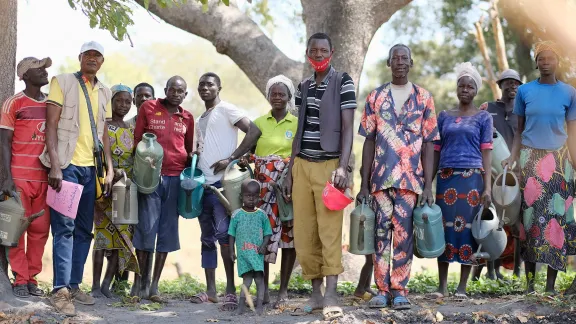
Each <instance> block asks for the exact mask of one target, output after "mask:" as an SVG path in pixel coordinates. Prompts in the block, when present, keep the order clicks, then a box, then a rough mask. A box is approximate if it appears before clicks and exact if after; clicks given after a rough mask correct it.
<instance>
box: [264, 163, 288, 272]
mask: <svg viewBox="0 0 576 324" xmlns="http://www.w3.org/2000/svg"><path fill="white" fill-rule="evenodd" d="M289 162H290V159H282V158H280V157H278V156H269V157H264V158H261V157H254V163H255V169H254V172H255V176H256V179H257V180H258V181H259V182H260V184H261V187H262V189H261V191H260V203H259V206H258V208H260V209H262V210H263V211H264V212H265V213H266V215H268V219H269V220H270V226H271V227H272V237H271V238H270V243H268V249H267V251H266V255H265V256H264V261H266V262H268V263H276V257H277V256H278V248H282V249H292V248H294V234H293V232H292V228H293V227H294V224H293V222H292V221H289V222H285V223H282V222H281V221H280V216H279V215H280V213H279V210H278V204H277V203H276V193H275V192H274V188H273V187H272V182H274V181H277V180H278V179H280V176H281V175H282V171H283V170H284V168H286V167H288V163H289Z"/></svg>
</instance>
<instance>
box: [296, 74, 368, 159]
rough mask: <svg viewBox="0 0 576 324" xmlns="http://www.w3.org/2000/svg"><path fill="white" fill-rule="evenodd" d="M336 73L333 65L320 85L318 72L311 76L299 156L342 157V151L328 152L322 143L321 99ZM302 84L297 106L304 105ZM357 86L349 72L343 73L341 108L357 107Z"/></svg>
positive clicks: (312, 157)
mask: <svg viewBox="0 0 576 324" xmlns="http://www.w3.org/2000/svg"><path fill="white" fill-rule="evenodd" d="M333 73H336V70H335V69H334V68H333V67H332V66H331V67H330V72H328V74H327V75H326V77H325V78H324V80H322V82H321V83H320V85H317V84H316V74H314V75H312V76H311V77H310V87H309V88H308V98H306V119H305V121H304V133H303V136H302V143H301V150H300V153H299V154H298V155H299V156H301V157H303V158H306V159H312V160H320V161H324V160H331V159H337V158H339V157H340V152H326V151H324V150H323V149H322V146H321V145H320V101H321V100H322V96H323V95H324V92H325V91H326V87H327V86H328V80H329V79H330V76H331V75H332V74H333ZM300 87H301V84H299V85H298V90H297V91H296V98H295V99H296V107H297V108H298V109H300V107H301V106H302V93H301V92H300ZM355 91H356V88H355V86H354V81H352V78H351V77H350V76H349V75H348V74H347V73H344V74H343V75H342V83H341V84H340V109H356V92H355Z"/></svg>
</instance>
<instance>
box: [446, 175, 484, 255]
mask: <svg viewBox="0 0 576 324" xmlns="http://www.w3.org/2000/svg"><path fill="white" fill-rule="evenodd" d="M483 190H484V176H483V171H482V170H480V169H452V168H446V169H441V170H440V171H438V177H437V179H436V204H437V205H438V206H440V209H441V210H442V219H443V221H444V238H445V240H446V249H445V250H444V254H443V255H441V256H440V257H438V261H440V262H458V263H461V264H467V265H472V264H473V262H472V260H471V257H472V254H473V253H475V252H476V250H477V249H478V244H477V243H476V240H475V239H474V237H473V236H472V221H473V220H474V216H476V214H478V212H479V211H480V197H481V196H482V191H483Z"/></svg>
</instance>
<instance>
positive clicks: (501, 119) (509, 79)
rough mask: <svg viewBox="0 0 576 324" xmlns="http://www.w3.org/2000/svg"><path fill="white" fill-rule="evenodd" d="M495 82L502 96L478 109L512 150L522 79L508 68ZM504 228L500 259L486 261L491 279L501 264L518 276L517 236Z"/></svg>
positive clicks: (479, 269)
mask: <svg viewBox="0 0 576 324" xmlns="http://www.w3.org/2000/svg"><path fill="white" fill-rule="evenodd" d="M496 83H497V84H498V86H499V87H500V89H501V90H502V98H501V99H499V100H496V101H494V102H485V103H483V104H482V105H481V106H480V109H482V110H487V111H488V112H489V113H490V114H491V115H492V120H493V122H494V129H495V130H496V131H498V133H500V135H501V136H502V138H503V139H504V141H506V144H507V145H508V149H510V151H512V144H513V142H514V134H515V133H516V129H517V128H518V117H517V116H516V115H514V114H513V113H512V110H513V109H514V99H515V98H516V94H517V93H518V87H520V85H522V80H521V79H520V74H518V72H516V71H515V70H512V69H508V70H506V71H504V72H502V74H500V78H499V79H498V81H496ZM504 229H505V230H506V234H508V236H509V239H508V244H507V245H506V249H505V250H504V253H503V254H502V256H501V258H500V259H498V260H496V261H488V278H490V279H492V280H496V279H503V278H504V276H502V274H501V273H500V266H501V265H503V266H504V267H505V268H512V267H513V269H514V274H515V275H516V276H518V277H519V276H520V262H521V260H520V248H519V241H518V238H514V239H513V240H512V237H510V236H511V234H510V231H511V229H510V228H508V227H507V226H505V227H504ZM514 232H517V230H516V229H514ZM482 268H483V265H480V266H478V267H476V268H475V269H474V275H473V277H472V280H478V279H479V277H480V274H481V273H482Z"/></svg>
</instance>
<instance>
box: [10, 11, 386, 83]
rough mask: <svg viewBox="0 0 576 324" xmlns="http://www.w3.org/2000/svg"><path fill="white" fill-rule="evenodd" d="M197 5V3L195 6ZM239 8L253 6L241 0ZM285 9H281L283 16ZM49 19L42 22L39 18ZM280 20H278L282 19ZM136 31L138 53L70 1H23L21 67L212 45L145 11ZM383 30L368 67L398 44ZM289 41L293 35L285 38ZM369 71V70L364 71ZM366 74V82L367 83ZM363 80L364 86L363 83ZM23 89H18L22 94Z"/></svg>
mask: <svg viewBox="0 0 576 324" xmlns="http://www.w3.org/2000/svg"><path fill="white" fill-rule="evenodd" d="M192 1H193V0H192ZM238 2H239V5H240V6H242V5H249V4H246V3H245V2H244V0H239V1H238ZM282 9H286V8H281V9H279V10H282ZM42 16H43V17H46V18H44V19H38V17H42ZM278 16H281V15H275V17H278ZM132 18H133V20H134V26H131V27H130V28H129V29H128V32H129V34H130V37H131V38H132V41H133V43H134V47H131V46H130V42H129V41H128V40H125V41H122V42H118V41H116V40H115V39H114V38H113V37H112V36H111V35H110V34H109V32H108V31H105V30H99V29H91V28H90V26H89V23H88V18H87V17H86V16H84V14H83V13H82V12H80V11H76V10H73V9H72V8H70V6H69V5H68V1H66V0H18V39H17V46H18V47H17V51H16V61H17V62H18V61H19V60H21V59H22V58H24V57H26V56H35V57H38V58H43V57H47V56H50V57H51V58H52V60H53V64H54V68H52V69H51V70H50V72H51V73H52V74H53V73H55V72H56V67H58V66H59V65H60V64H61V62H63V61H64V59H65V58H66V57H69V56H72V57H74V56H76V55H77V54H78V52H79V51H80V47H81V45H82V43H84V42H86V41H89V40H95V41H97V42H99V43H101V44H102V45H103V46H104V50H105V52H106V53H111V52H115V51H122V52H123V53H124V54H125V55H127V56H130V54H131V53H135V52H136V51H140V50H141V49H142V48H144V47H146V46H147V45H150V44H152V43H154V42H160V41H162V42H166V41H168V42H172V43H176V44H189V43H193V42H199V41H200V42H207V41H206V40H204V39H202V38H199V37H197V36H194V35H192V34H190V33H187V32H184V31H182V30H180V29H178V28H175V27H173V26H171V25H169V24H167V23H164V22H163V21H161V20H159V19H157V18H155V17H153V16H152V15H150V14H149V13H148V12H146V11H145V10H144V9H142V8H140V7H136V8H135V10H134V15H133V17H132ZM275 23H276V28H275V30H274V33H273V34H272V35H271V36H272V40H273V41H274V43H275V44H276V46H278V47H279V48H280V50H282V51H283V52H284V53H285V54H286V55H287V56H289V57H290V58H292V59H294V60H299V61H302V62H303V61H304V58H303V55H302V53H304V51H305V45H304V44H303V43H302V42H301V40H300V39H298V37H297V36H296V35H295V33H294V32H293V28H294V26H293V25H292V24H291V23H290V22H289V21H287V20H286V19H279V20H277V21H275ZM384 29H385V26H384V27H383V28H380V30H379V31H378V33H377V34H376V35H375V36H374V40H373V41H372V44H371V46H370V48H369V51H368V54H367V56H366V62H365V65H364V66H365V67H366V66H370V65H372V64H374V63H376V62H377V61H378V60H380V59H382V58H383V55H386V53H387V48H388V46H389V45H388V44H386V43H390V44H391V42H392V41H393V40H388V41H387V42H382V41H381V40H382V39H383V38H384V37H383V31H384ZM287 35H291V36H289V37H286V36H287ZM365 70H366V69H365ZM365 78H366V76H365V73H364V76H363V78H362V79H365ZM362 79H361V84H362V82H363V80H362ZM22 87H23V85H21V84H18V82H17V84H16V89H17V90H19V89H20V88H22Z"/></svg>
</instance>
